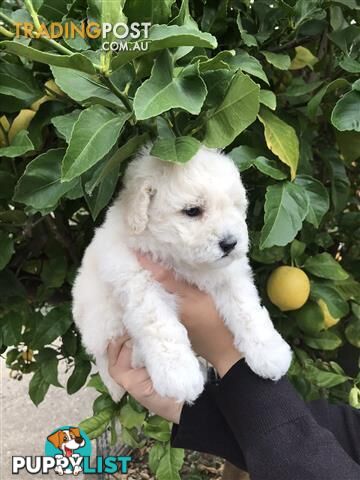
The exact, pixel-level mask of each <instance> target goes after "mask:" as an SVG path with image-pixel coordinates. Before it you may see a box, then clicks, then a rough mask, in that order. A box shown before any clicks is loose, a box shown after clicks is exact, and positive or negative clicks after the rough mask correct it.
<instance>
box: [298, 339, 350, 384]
mask: <svg viewBox="0 0 360 480" xmlns="http://www.w3.org/2000/svg"><path fill="white" fill-rule="evenodd" d="M304 342H305V343H306V345H307V346H308V347H311V348H315V349H316V350H336V349H337V348H339V347H340V346H341V345H342V340H341V338H340V337H339V336H338V335H337V334H336V333H335V332H332V331H330V330H326V331H324V332H319V333H317V334H316V335H315V334H312V336H311V337H310V336H304ZM332 375H334V374H332ZM321 381H322V382H324V381H325V378H323V379H322V380H321ZM326 381H329V377H328V376H327V377H326Z"/></svg>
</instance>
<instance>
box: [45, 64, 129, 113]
mask: <svg viewBox="0 0 360 480" xmlns="http://www.w3.org/2000/svg"><path fill="white" fill-rule="evenodd" d="M51 71H52V73H53V75H54V78H55V81H56V83H57V85H58V86H59V87H60V88H61V90H62V91H63V92H64V93H66V95H68V96H69V97H70V98H72V99H73V100H75V101H76V102H78V103H80V104H81V105H84V106H87V105H92V104H94V103H99V104H100V105H104V106H106V107H117V108H123V107H124V105H123V103H122V101H121V100H120V99H119V98H118V97H117V96H116V95H114V94H113V93H112V91H111V90H109V88H108V87H106V86H105V85H103V84H102V83H101V81H100V78H99V77H98V76H96V75H88V74H87V73H85V72H79V71H77V70H72V69H69V68H62V67H54V66H53V67H51Z"/></svg>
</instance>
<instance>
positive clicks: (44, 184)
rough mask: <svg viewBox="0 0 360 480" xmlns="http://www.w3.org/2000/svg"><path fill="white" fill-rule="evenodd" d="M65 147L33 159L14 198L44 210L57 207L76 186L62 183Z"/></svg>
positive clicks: (21, 179) (16, 189)
mask: <svg viewBox="0 0 360 480" xmlns="http://www.w3.org/2000/svg"><path fill="white" fill-rule="evenodd" d="M64 153H65V150H64V149H63V148H58V149H53V150H48V151H47V152H45V153H42V154H41V155H39V156H38V157H36V158H35V159H34V160H32V161H31V162H30V163H29V164H28V165H27V167H26V169H25V172H24V173H23V175H22V176H21V177H20V180H19V182H18V184H17V185H16V188H15V194H14V200H15V201H17V202H21V203H24V204H25V205H29V206H31V207H33V208H34V209H35V210H38V211H42V210H47V209H51V208H55V207H56V205H57V203H58V202H59V200H60V199H61V198H62V197H63V196H64V195H65V193H67V192H68V191H69V190H71V188H73V187H74V185H75V183H74V182H68V183H61V162H62V159H63V157H64Z"/></svg>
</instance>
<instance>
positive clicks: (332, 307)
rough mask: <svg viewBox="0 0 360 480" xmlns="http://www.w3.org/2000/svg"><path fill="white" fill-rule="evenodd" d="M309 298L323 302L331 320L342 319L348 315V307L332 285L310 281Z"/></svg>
mask: <svg viewBox="0 0 360 480" xmlns="http://www.w3.org/2000/svg"><path fill="white" fill-rule="evenodd" d="M311 298H313V299H314V300H320V299H321V300H323V301H324V302H325V303H326V306H327V307H328V309H329V312H330V314H331V316H332V317H333V318H342V317H344V316H345V315H347V314H348V313H349V305H348V304H347V302H346V301H345V300H344V299H343V298H342V296H341V295H340V293H339V291H338V289H337V288H336V287H335V286H333V285H329V284H327V283H321V282H319V281H316V282H315V281H312V282H311Z"/></svg>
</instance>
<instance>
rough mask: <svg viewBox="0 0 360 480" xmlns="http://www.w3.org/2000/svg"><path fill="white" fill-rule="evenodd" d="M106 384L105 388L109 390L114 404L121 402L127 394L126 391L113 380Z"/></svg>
mask: <svg viewBox="0 0 360 480" xmlns="http://www.w3.org/2000/svg"><path fill="white" fill-rule="evenodd" d="M111 380H112V379H111ZM104 383H105V386H106V387H107V389H108V390H109V394H110V396H111V398H112V399H113V400H114V402H115V403H118V402H120V400H121V399H122V397H123V396H124V395H125V393H126V392H125V390H124V389H123V388H122V387H121V386H120V385H118V384H117V383H116V382H115V381H113V380H112V381H107V382H104Z"/></svg>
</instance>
